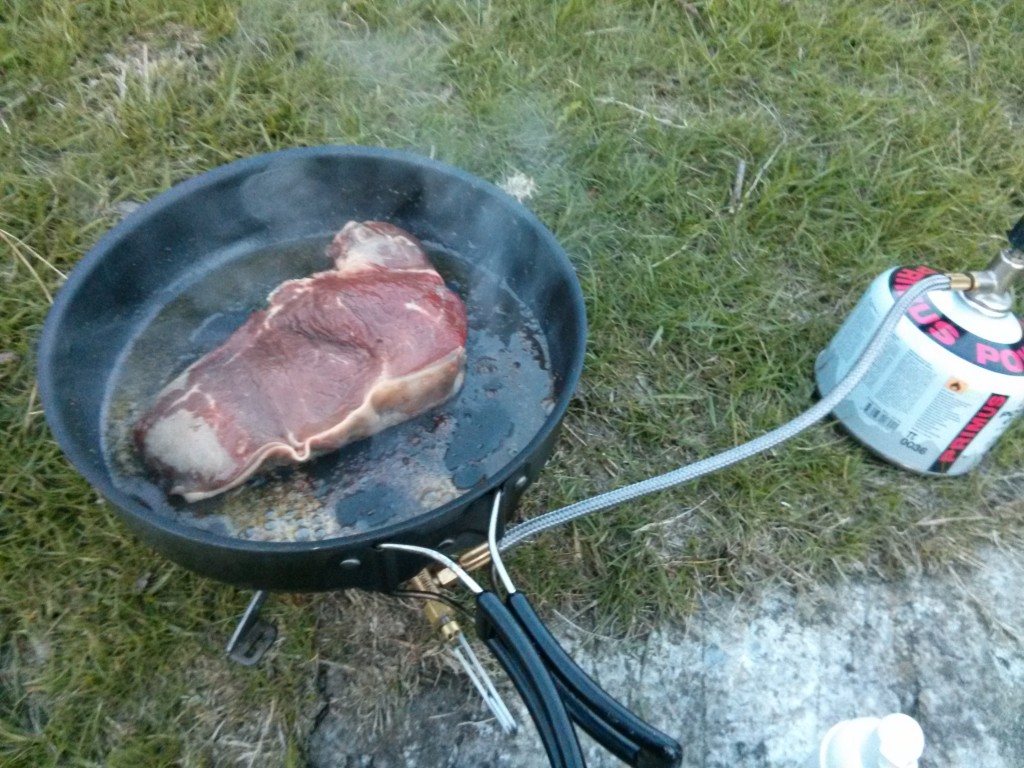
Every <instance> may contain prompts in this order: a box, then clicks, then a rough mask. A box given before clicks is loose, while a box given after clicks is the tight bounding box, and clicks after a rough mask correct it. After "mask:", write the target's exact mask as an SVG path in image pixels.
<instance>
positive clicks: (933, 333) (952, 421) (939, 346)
mask: <svg viewBox="0 0 1024 768" xmlns="http://www.w3.org/2000/svg"><path fill="white" fill-rule="evenodd" d="M1009 238H1010V247H1009V248H1007V249H1005V250H1004V251H1002V252H1001V253H1000V254H999V255H998V256H997V257H996V258H995V260H994V261H993V262H992V263H991V264H990V265H989V267H988V269H987V270H986V271H984V272H978V273H974V276H975V278H976V279H977V281H978V282H977V283H976V286H975V287H974V288H973V289H972V290H970V291H956V292H951V291H935V292H930V293H927V294H925V295H924V296H923V297H922V298H921V299H920V300H919V301H917V302H916V303H914V305H913V306H912V307H911V308H910V310H909V311H908V312H907V314H906V315H905V316H904V317H903V318H902V319H901V320H900V322H899V324H898V325H897V326H896V329H895V331H894V332H893V334H892V337H891V338H890V340H889V342H888V344H887V346H886V347H885V349H884V350H883V352H882V355H881V357H880V358H879V360H878V362H876V363H875V365H874V367H873V368H872V369H871V370H870V371H869V372H868V374H867V375H866V376H865V377H864V379H863V380H862V381H861V382H860V384H858V385H857V387H856V388H855V389H854V390H853V391H852V392H851V393H850V394H849V395H848V396H847V397H846V399H844V400H843V401H842V402H841V403H840V404H839V406H837V407H836V409H835V410H834V411H833V414H834V415H835V417H836V418H837V419H838V420H839V422H840V423H841V424H842V425H843V426H844V427H845V428H846V430H847V431H848V432H850V434H852V435H853V436H854V437H855V438H857V439H858V440H859V441H860V442H862V443H863V444H864V445H866V446H867V447H868V448H870V449H871V450H872V451H874V452H875V453H876V454H878V455H880V456H882V457H883V458H885V459H887V460H888V461H891V462H893V463H894V464H897V465H899V466H902V467H905V468H906V469H910V470H913V471H915V472H920V473H923V474H929V475H960V474H963V473H965V472H968V471H969V470H971V469H972V468H974V467H975V466H976V465H977V464H978V462H979V461H981V459H982V457H983V456H984V455H985V453H986V452H987V451H988V450H989V448H991V447H992V445H994V444H995V442H996V441H997V440H998V439H999V437H1000V435H1002V434H1003V432H1004V431H1005V430H1006V428H1007V427H1008V426H1009V425H1010V423H1011V422H1012V421H1013V420H1014V419H1015V418H1016V417H1017V416H1018V415H1019V413H1020V412H1021V410H1022V409H1024V333H1022V328H1021V321H1020V319H1019V318H1017V317H1016V316H1014V315H1013V313H1012V311H1011V308H1012V294H1011V292H1010V289H1011V285H1012V283H1013V282H1014V281H1015V280H1016V279H1017V278H1018V277H1019V276H1020V275H1021V273H1022V272H1024V252H1022V251H1024V219H1021V221H1019V222H1018V223H1017V225H1016V226H1015V227H1014V228H1013V229H1012V230H1011V231H1010V233H1009ZM936 273H937V270H934V269H931V268H930V267H926V266H913V267H896V268H893V269H890V270H888V271H887V272H885V273H883V274H882V275H879V276H878V277H877V278H875V280H874V281H873V282H872V283H871V285H870V286H869V288H868V290H867V292H866V293H865V294H864V296H863V297H861V299H860V301H859V302H858V303H857V305H856V307H855V308H854V310H853V312H852V313H851V314H850V316H849V317H848V318H847V319H846V321H845V322H844V323H843V325H842V327H841V328H840V329H839V332H838V333H837V334H836V335H835V337H834V338H833V339H832V341H831V342H830V343H829V345H828V347H827V348H826V349H825V350H824V351H823V352H822V353H821V354H820V355H819V356H818V360H817V363H816V365H815V377H816V380H817V385H818V390H819V392H820V393H821V394H822V395H824V394H827V393H828V392H830V391H831V390H832V388H833V387H835V386H836V384H837V383H838V382H839V381H840V380H841V379H842V378H843V376H844V375H845V374H846V373H847V371H849V369H850V368H851V367H852V366H853V364H854V362H855V361H856V360H857V358H858V356H859V355H860V353H861V352H862V351H863V350H864V348H865V346H866V345H867V344H868V341H869V340H870V338H871V336H872V335H873V333H874V331H875V329H876V328H877V327H878V325H879V323H880V322H881V319H882V317H883V315H884V314H885V313H886V312H887V311H888V310H889V308H891V307H892V305H893V304H894V303H895V302H896V300H897V298H898V297H899V296H900V295H901V294H903V293H904V292H905V291H906V290H907V289H908V288H909V287H910V286H912V285H914V284H915V283H917V282H918V281H919V280H921V279H923V278H924V277H926V276H928V275H932V274H936Z"/></svg>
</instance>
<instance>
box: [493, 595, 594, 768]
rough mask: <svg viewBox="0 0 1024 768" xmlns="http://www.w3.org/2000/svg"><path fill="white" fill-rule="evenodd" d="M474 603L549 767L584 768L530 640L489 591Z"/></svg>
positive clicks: (561, 707)
mask: <svg viewBox="0 0 1024 768" xmlns="http://www.w3.org/2000/svg"><path fill="white" fill-rule="evenodd" d="M476 606H477V632H478V633H479V634H480V637H481V638H482V639H483V641H484V643H486V645H487V647H488V648H489V649H490V651H491V653H492V654H494V657H495V659H497V661H498V663H499V664H501V666H502V668H503V669H504V670H505V672H507V673H508V676H509V678H510V679H511V680H512V683H513V685H515V687H516V690H517V691H519V695H520V696H521V697H522V699H523V703H524V704H526V708H527V710H529V712H530V717H531V718H533V722H534V725H536V726H537V732H538V733H539V734H540V738H541V741H542V742H543V743H544V750H545V751H546V752H547V755H548V761H549V762H550V763H551V766H552V768H584V767H585V765H586V764H585V763H584V761H583V753H582V752H581V751H580V744H579V741H578V740H577V738H576V731H575V730H573V727H572V723H571V721H570V720H569V714H568V712H567V711H566V709H565V704H564V702H563V701H562V699H561V697H560V696H559V691H558V689H557V687H556V686H555V682H554V680H553V679H552V676H551V673H550V671H549V670H548V669H547V668H546V667H545V665H544V662H543V661H542V660H541V658H540V656H538V654H537V651H536V650H535V649H534V645H533V643H531V642H530V639H529V638H528V637H527V635H526V633H525V632H524V631H523V630H522V628H521V627H520V626H519V625H518V624H517V623H516V621H515V619H514V618H513V617H512V615H511V614H510V613H509V611H508V609H507V608H506V607H505V605H504V604H502V602H501V599H500V598H499V597H498V596H497V595H496V594H494V593H493V592H481V593H480V594H478V595H477V598H476Z"/></svg>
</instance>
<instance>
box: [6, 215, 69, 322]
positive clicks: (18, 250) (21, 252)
mask: <svg viewBox="0 0 1024 768" xmlns="http://www.w3.org/2000/svg"><path fill="white" fill-rule="evenodd" d="M0 240H3V241H4V242H5V243H7V246H8V247H9V248H10V249H11V251H12V252H13V253H14V255H15V257H16V258H17V259H18V260H19V261H20V262H21V263H22V264H23V265H24V266H25V268H26V269H27V270H28V271H29V273H30V274H31V275H32V277H33V279H34V280H35V281H36V284H37V285H38V286H39V288H40V289H41V290H42V292H43V295H44V296H45V297H46V302H47V303H48V304H52V303H53V294H52V293H50V289H49V288H47V287H46V283H45V282H43V279H42V278H41V277H40V276H39V273H38V272H36V269H35V267H34V266H32V262H31V261H30V260H29V258H28V257H27V256H26V255H25V254H26V253H27V254H28V255H29V256H31V257H32V258H33V259H35V260H36V261H38V262H40V263H41V264H43V265H45V266H46V267H47V268H49V269H50V270H51V271H52V272H53V273H54V274H56V275H57V276H58V277H59V278H60V279H61V280H65V279H67V275H65V274H64V273H63V272H61V271H60V270H59V269H57V267H55V266H54V265H53V264H51V263H50V262H49V261H47V260H46V259H44V258H43V257H42V256H40V255H39V253H38V252H37V251H36V250H35V249H34V248H33V247H32V246H30V245H29V244H28V243H26V242H25V241H24V240H22V239H21V238H20V237H18V236H17V235H13V234H11V233H10V232H8V231H7V230H5V229H2V228H0Z"/></svg>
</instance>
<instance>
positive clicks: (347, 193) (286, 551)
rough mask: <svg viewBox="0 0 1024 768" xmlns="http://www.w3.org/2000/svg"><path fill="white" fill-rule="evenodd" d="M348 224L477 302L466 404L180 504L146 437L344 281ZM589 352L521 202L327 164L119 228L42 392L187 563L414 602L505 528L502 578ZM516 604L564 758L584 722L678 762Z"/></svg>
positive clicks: (176, 196)
mask: <svg viewBox="0 0 1024 768" xmlns="http://www.w3.org/2000/svg"><path fill="white" fill-rule="evenodd" d="M350 219H357V220H368V219H372V220H384V221H388V222H391V223H393V224H396V225H398V226H399V227H402V228H403V229H405V230H407V231H409V232H411V233H412V234H413V235H415V236H416V237H417V238H419V239H420V240H421V241H422V242H423V243H424V245H425V246H426V248H427V251H428V254H429V255H430V256H431V258H432V261H433V263H434V266H435V267H437V269H438V271H439V272H441V274H442V276H444V277H445V279H446V280H447V281H448V282H449V284H450V285H451V287H452V288H454V289H455V290H456V291H457V292H458V293H459V294H460V295H461V296H462V298H463V299H464V301H465V302H466V308H467V315H468V318H469V338H468V340H467V344H466V350H467V369H466V379H465V383H464V384H463V386H462V389H461V391H460V392H459V393H458V395H457V396H455V397H454V398H453V399H452V400H450V401H448V402H447V403H445V404H444V405H443V406H440V407H439V408H436V409H433V410H432V411H430V412H428V413H426V414H423V415H422V416H420V417H418V418H416V419H413V420H411V421H409V422H406V423H405V424H401V425H398V426H396V427H392V428H391V429H389V430H386V431H385V432H383V433H381V434H380V435H377V436H374V437H373V438H369V439H367V440H363V441H360V442H358V443H355V444H353V445H351V446H347V447H344V448H342V449H341V450H339V451H336V452H334V453H331V454H328V455H326V456H323V457H320V458H319V459H316V460H314V461H312V462H309V463H307V464H304V465H302V466H300V467H298V468H290V469H284V470H276V471H274V472H271V473H269V474H263V475H260V476H258V477H256V478H254V479H252V480H250V482H248V483H246V484H245V485H244V486H242V487H241V488H240V489H238V490H236V491H230V492H228V493H225V494H222V495H221V496H219V497H215V498H214V499H212V500H208V501H204V502H200V503H197V504H191V505H189V504H185V503H183V502H180V501H176V500H174V499H172V498H169V497H168V496H167V495H166V494H165V493H164V491H163V490H162V489H161V487H160V485H159V484H158V483H157V481H156V479H155V478H153V477H151V476H149V475H148V474H147V472H146V470H145V468H144V467H143V466H142V465H141V463H140V461H139V459H138V457H137V456H136V455H134V451H133V449H132V448H131V441H130V440H129V439H128V435H129V434H130V432H131V427H132V424H133V423H134V420H135V419H136V418H137V417H138V415H139V414H140V413H141V412H142V410H143V409H144V408H145V407H146V405H147V401H148V400H149V399H151V398H152V397H153V396H154V395H155V394H156V393H157V392H158V391H159V390H160V388H161V387H162V386H163V385H164V384H165V383H166V382H167V381H168V380H170V379H171V378H172V377H173V376H174V375H175V374H177V373H178V372H179V371H180V370H181V369H183V368H184V367H186V366H187V365H189V364H190V363H191V362H193V361H194V360H195V359H196V358H198V357H199V356H201V355H202V354H204V353H205V352H207V351H209V350H210V349H212V348H213V347H215V346H217V345H218V344H219V343H220V342H221V341H222V340H223V339H225V338H226V337H227V336H228V335H229V334H230V333H231V332H232V331H233V330H234V329H235V328H237V327H238V326H239V325H240V324H241V323H242V322H243V321H244V319H245V318H246V317H247V316H248V314H249V313H250V312H251V311H252V310H254V309H256V308H259V307H260V306H261V305H262V304H263V301H264V299H265V297H266V295H267V294H268V293H269V292H270V291H271V290H272V289H273V288H274V287H276V286H277V285H278V284H280V283H281V282H282V281H283V280H286V279H289V278H293V277H300V276H305V275H307V274H310V273H311V272H314V271H317V270H318V269H324V268H327V266H328V262H327V260H326V259H325V258H324V256H323V249H324V247H325V246H326V244H327V243H328V241H329V240H330V238H331V236H332V235H333V233H334V232H336V231H337V230H338V229H340V228H341V226H342V225H344V224H345V222H347V221H348V220H350ZM585 336H586V318H585V312H584V306H583V297H582V294H581V292H580V288H579V284H578V282H577V280H576V275H575V273H574V272H573V269H572V266H571V264H570V263H569V260H568V259H567V257H566V255H565V253H564V252H563V251H562V249H561V248H560V247H559V245H558V243H557V242H556V241H555V239H554V237H553V236H552V235H551V233H550V232H548V231H547V230H546V229H545V228H544V227H543V225H541V224H540V222H539V221H538V220H537V219H536V218H535V217H534V216H533V215H532V214H531V213H529V211H527V210H526V209H525V208H523V207H522V206H521V205H519V204H518V203H516V202H515V201H514V200H512V199H511V198H509V197H508V196H507V195H505V194H504V193H502V192H500V191H499V190H498V189H497V188H495V187H493V186H492V185H490V184H488V183H486V182H484V181H481V180H480V179H477V178H474V177H473V176H470V175H469V174H467V173H464V172H463V171H460V170H457V169H455V168H451V167H449V166H446V165H443V164H441V163H437V162H434V161H431V160H427V159H424V158H421V157H416V156H414V155H410V154H406V153H402V152H395V151H387V150H381V149H368V148H361V147H316V148H309V149H296V150H289V151H285V152H277V153H272V154H268V155H261V156H257V157H253V158H249V159H246V160H241V161H239V162H236V163H231V164H230V165H227V166H224V167H221V168H217V169H215V170H213V171H210V172H208V173H205V174H203V175H201V176H199V177H197V178H194V179H192V180H190V181H187V182H185V183H183V184H180V185H178V186H177V187H175V188H174V189H172V190H170V191H168V192H166V193H164V194H162V195H160V196H159V197H157V198H156V199H154V200H152V201H151V202H149V203H148V204H146V205H144V206H143V207H142V208H141V209H140V210H138V211H137V212H136V213H134V214H133V215H132V216H130V217H128V218H127V219H126V220H125V221H123V222H122V223H121V224H120V225H118V226H117V227H115V228H114V229H113V230H112V231H111V232H110V233H109V234H107V235H106V236H105V237H104V238H103V239H102V240H101V241H100V242H99V243H98V244H97V245H96V247H95V248H93V249H92V250H91V251H90V252H89V253H88V254H86V256H85V257H84V258H83V260H82V262H81V263H80V264H79V265H78V266H77V267H76V268H75V269H74V271H73V272H72V273H71V275H70V277H69V278H68V281H67V282H66V283H65V285H64V286H63V288H62V289H61V291H60V293H59V294H58V296H57V300H56V302H55V303H54V306H53V308H52V310H51V312H50V314H49V316H48V317H47V320H46V324H45V327H44V329H43V334H42V338H41V341H40V347H39V372H38V373H39V388H40V394H41V397H42V401H43V405H44V409H45V412H46V418H47V421H48V422H49V424H50V427H51V429H52V430H53V433H54V435H55V436H56V438H57V440H58V442H59V443H60V445H61V448H63V450H64V452H65V453H66V454H67V456H68V457H69V458H70V459H71V461H72V463H73V464H74V465H75V467H76V468H77V469H78V470H79V471H80V472H81V473H82V474H83V475H84V476H85V478H86V479H87V480H88V481H89V482H90V483H92V485H93V486H94V487H95V488H96V489H97V490H98V491H99V492H100V493H101V494H103V496H105V497H106V498H107V499H108V500H109V501H111V502H112V503H113V505H114V507H115V509H116V510H117V511H118V513H119V514H120V516H121V517H122V519H123V520H124V521H125V523H126V524H127V525H128V527H129V528H131V529H132V530H133V531H134V532H135V533H136V534H137V535H138V536H139V537H140V538H142V539H143V540H145V541H147V542H149V543H150V544H151V545H153V546H154V547H155V548H156V549H157V550H159V551H160V552H162V553H163V554H164V555H166V556H167V557H169V558H170V559H172V560H174V561H176V562H178V563H180V564H181V565H183V566H185V567H186V568H190V569H192V570H194V571H196V572H198V573H201V574H203V575H206V576H210V577H212V578H215V579H220V580H222V581H226V582H229V583H233V584H237V585H240V586H246V587H251V588H256V589H258V590H302V591H310V590H325V589H335V588H342V587H361V588H364V589H371V590H379V591H384V592H393V591H394V590H395V589H396V587H397V586H398V585H399V584H400V583H401V582H403V581H405V580H407V579H408V578H409V577H411V576H413V575H414V574H415V573H417V572H418V571H420V570H421V569H422V567H423V565H424V563H423V560H422V559H421V557H419V556H417V555H416V554H414V553H412V550H415V549H418V548H421V547H428V548H436V549H440V550H448V551H450V552H451V551H458V550H462V549H466V548H468V547H470V546H472V545H475V544H477V543H479V542H481V541H483V540H484V539H485V537H487V534H488V527H489V523H490V537H489V540H490V542H491V550H492V557H493V558H494V559H495V562H496V563H499V562H500V559H499V558H498V555H497V549H496V547H495V546H494V541H495V540H496V535H497V534H496V531H497V528H498V527H499V525H500V524H501V523H503V522H504V518H505V517H506V516H507V515H508V513H509V511H510V510H511V509H513V508H514V506H515V503H516V502H517V500H518V498H519V496H520V495H521V494H522V492H523V490H524V489H525V488H526V487H527V486H528V485H529V484H530V482H532V480H533V479H535V477H536V476H537V474H538V473H539V471H540V468H541V466H542V465H543V464H544V462H545V461H546V460H547V457H548V456H549V454H550V452H551V450H552V447H553V444H554V440H555V437H556V432H557V429H558V427H559V425H560V424H561V421H562V418H563V416H564V414H565V410H566V407H567V406H568V403H569V399H570V397H571V396H572V393H573V390H574V388H575V386H576V383H577V381H578V379H579V375H580V370H581V368H582V365H583V353H584V343H585ZM492 512H493V515H492ZM494 515H498V516H500V517H501V520H498V518H497V517H494V518H493V520H492V519H491V518H492V517H493V516H494ZM396 544H397V547H396ZM403 545H405V546H408V545H413V547H412V550H409V549H405V550H403V549H402V548H401V547H402V546H403ZM478 591H479V588H478ZM513 592H514V590H510V593H509V594H508V596H507V604H503V603H502V601H501V600H500V599H499V598H498V597H496V596H495V595H494V594H493V593H490V592H488V593H485V594H480V595H478V598H477V603H478V624H479V628H480V634H481V637H483V638H484V639H485V641H486V642H487V644H488V647H489V648H491V650H492V652H494V653H495V655H496V657H497V658H498V659H499V661H500V663H501V664H502V665H503V666H504V667H505V669H506V670H508V671H509V674H510V677H511V678H512V679H513V682H514V683H515V684H516V687H517V689H518V690H519V691H520V693H521V694H522V695H523V697H524V701H525V702H526V703H527V708H528V709H529V710H530V713H531V716H532V717H533V718H534V722H535V723H536V724H537V726H538V729H539V731H540V732H541V735H542V739H543V741H544V743H545V748H546V749H547V752H548V755H549V758H550V759H551V764H552V765H553V766H560V767H564V768H576V766H582V765H583V757H582V753H581V751H580V749H579V745H578V743H577V741H576V737H575V733H574V730H573V723H575V724H578V725H579V726H580V727H582V728H583V729H584V730H586V731H588V732H589V733H590V734H591V735H592V736H594V738H595V739H597V740H598V742H599V743H601V744H603V745H604V746H605V747H607V748H608V749H609V750H611V751H612V752H613V753H614V754H616V755H617V756H619V757H620V758H621V759H623V760H625V761H626V762H629V763H630V764H631V765H649V766H675V765H678V764H679V761H680V759H681V751H680V748H679V745H678V744H677V743H676V742H675V741H674V740H672V739H671V738H670V737H668V736H666V735H664V734H662V733H661V732H659V731H657V730H655V729H653V728H651V727H650V726H648V725H647V724H646V723H644V722H643V721H641V720H639V719H638V718H636V716H634V715H633V714H632V713H630V712H629V711H628V710H626V709H625V708H624V707H622V706H621V705H619V704H618V703H617V702H615V701H614V700H613V699H611V698H610V697H609V696H608V695H607V694H606V693H605V692H604V691H602V690H601V689H600V688H599V687H598V686H597V685H596V684H595V683H594V682H593V681H592V680H590V679H589V678H587V677H586V675H584V674H583V673H582V671H581V670H579V669H578V668H577V667H576V666H575V664H573V663H572V661H571V659H569V657H568V656H567V655H565V653H564V651H562V650H561V649H560V648H559V647H558V645H557V643H556V642H555V641H554V638H553V637H551V636H550V634H549V633H548V632H547V630H546V629H544V627H543V625H542V624H541V623H540V621H539V619H537V618H536V615H535V614H534V613H533V612H532V609H530V608H529V605H528V604H527V603H525V598H522V596H521V595H519V594H518V593H515V594H513ZM263 594H264V593H263V592H261V593H260V594H259V595H258V596H257V600H256V601H254V605H257V606H258V604H259V601H261V599H262V597H261V596H262V595H263ZM248 616H249V614H248V613H247V618H248ZM244 624H245V621H243V625H240V628H239V629H240V630H241V629H242V628H243V626H244ZM236 634H237V633H236ZM232 643H234V640H233V641H232Z"/></svg>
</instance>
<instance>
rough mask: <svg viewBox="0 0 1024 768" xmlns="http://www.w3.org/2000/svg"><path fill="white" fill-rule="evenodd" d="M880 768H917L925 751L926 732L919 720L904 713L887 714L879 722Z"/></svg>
mask: <svg viewBox="0 0 1024 768" xmlns="http://www.w3.org/2000/svg"><path fill="white" fill-rule="evenodd" d="M878 742H879V745H878V752H879V754H880V755H881V757H882V762H881V763H880V768H890V766H891V768H917V761H918V759H919V758H920V757H921V753H922V752H924V732H923V731H922V730H921V726H920V725H918V724H917V721H916V720H915V719H914V718H912V717H910V716H909V715H904V714H899V713H897V714H894V715H886V716H885V717H883V718H882V720H881V722H879V724H878Z"/></svg>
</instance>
